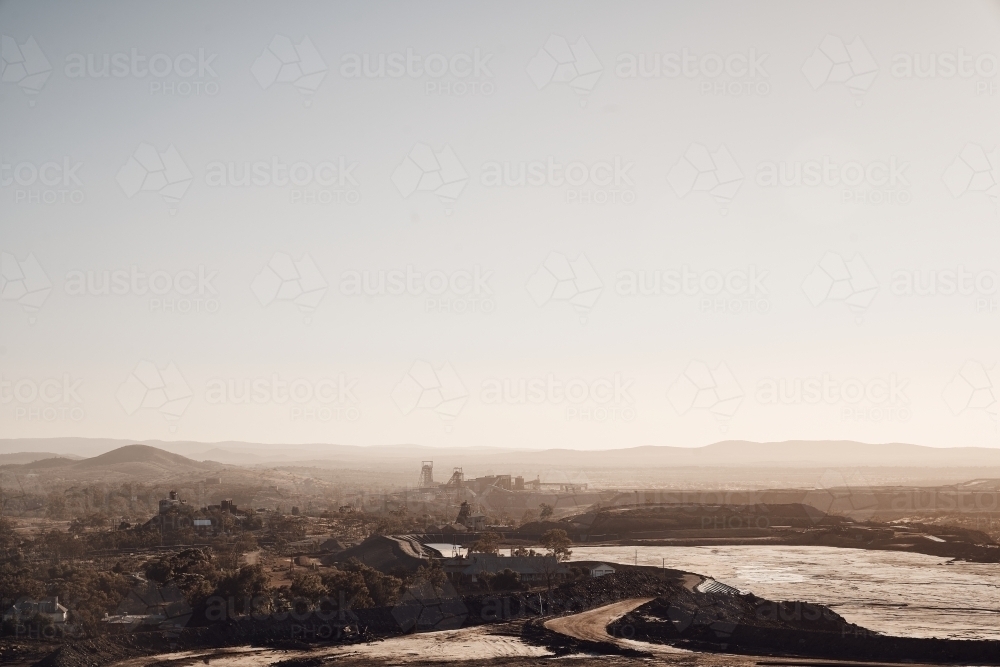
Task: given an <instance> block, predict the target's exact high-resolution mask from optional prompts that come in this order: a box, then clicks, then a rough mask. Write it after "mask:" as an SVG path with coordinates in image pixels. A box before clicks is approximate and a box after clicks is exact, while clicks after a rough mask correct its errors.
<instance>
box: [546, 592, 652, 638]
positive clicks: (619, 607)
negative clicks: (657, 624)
mask: <svg viewBox="0 0 1000 667" xmlns="http://www.w3.org/2000/svg"><path fill="white" fill-rule="evenodd" d="M655 599H656V598H651V597H649V598H630V599H628V600H622V601H621V602H615V603H613V604H609V605H605V606H603V607H598V608H596V609H589V610H587V611H582V612H580V613H579V614H573V615H572V616H560V617H558V618H553V619H551V620H548V621H545V628H546V629H547V630H551V631H552V632H558V633H559V634H561V635H566V636H567V637H573V638H574V639H582V640H584V641H588V642H608V643H612V644H618V645H624V644H622V640H620V639H618V638H617V637H612V636H611V635H609V634H608V631H607V628H608V625H610V624H611V622H612V621H614V620H616V619H619V618H621V617H622V616H624V615H625V614H627V613H629V612H630V611H632V610H633V609H636V608H638V607H641V606H642V605H644V604H646V603H647V602H649V601H651V600H655ZM630 648H634V647H633V646H630Z"/></svg>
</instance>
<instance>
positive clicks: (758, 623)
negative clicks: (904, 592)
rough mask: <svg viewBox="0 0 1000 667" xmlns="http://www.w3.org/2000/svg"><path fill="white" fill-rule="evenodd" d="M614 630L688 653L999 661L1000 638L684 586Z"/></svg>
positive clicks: (639, 610) (616, 624) (615, 624)
mask: <svg viewBox="0 0 1000 667" xmlns="http://www.w3.org/2000/svg"><path fill="white" fill-rule="evenodd" d="M608 631H609V632H611V633H612V634H614V635H616V636H622V637H629V638H631V639H636V640H639V641H644V642H651V643H663V644H670V645H672V646H676V647H679V648H686V649H690V650H692V651H710V652H725V653H742V654H750V655H766V656H794V657H799V658H813V659H831V660H857V661H868V662H871V661H884V662H900V663H904V662H920V663H948V664H976V665H996V664H1000V641H990V640H953V639H921V638H909V637H891V636H886V635H882V634H879V633H876V632H872V631H870V630H867V629H865V628H863V627H861V626H859V625H856V624H853V623H848V622H847V621H846V620H845V619H844V618H843V617H841V616H840V615H838V614H837V613H836V612H834V611H832V610H831V609H830V608H828V607H825V606H822V605H816V604H810V603H808V602H801V601H784V602H776V601H771V600H765V599H762V598H758V597H756V596H754V595H739V594H734V593H724V592H723V593H718V592H706V593H701V592H698V591H697V590H692V589H688V588H685V587H681V588H680V589H677V590H673V591H671V592H670V593H669V594H667V595H663V596H660V597H658V598H657V599H656V600H653V601H652V602H649V603H647V604H645V605H643V606H641V607H639V608H637V609H635V610H634V611H632V612H630V613H628V614H625V615H624V616H622V617H621V618H619V619H618V620H617V621H615V622H613V623H612V624H611V626H609V629H608Z"/></svg>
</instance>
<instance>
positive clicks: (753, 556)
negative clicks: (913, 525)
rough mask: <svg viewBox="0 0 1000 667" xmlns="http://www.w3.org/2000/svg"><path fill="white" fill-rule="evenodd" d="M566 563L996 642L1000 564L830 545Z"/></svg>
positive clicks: (672, 550) (657, 553)
mask: <svg viewBox="0 0 1000 667" xmlns="http://www.w3.org/2000/svg"><path fill="white" fill-rule="evenodd" d="M573 559H574V560H576V559H579V560H603V561H607V562H608V563H628V564H634V563H636V562H638V564H639V565H653V566H660V565H661V564H665V565H666V567H668V568H674V569H678V570H686V571H688V572H696V573H698V574H703V575H705V576H710V577H713V578H715V579H717V580H719V581H721V582H723V583H726V584H729V585H730V586H734V587H736V588H739V589H741V590H749V591H752V592H753V593H755V594H756V595H758V596H760V597H763V598H768V599H771V600H803V601H808V602H818V603H821V604H825V605H827V606H829V607H831V608H832V609H833V610H834V611H836V612H837V613H838V614H840V615H841V616H843V617H844V618H846V619H847V620H848V621H850V622H852V623H857V624H858V625H861V626H864V627H866V628H868V629H870V630H877V631H879V632H885V633H887V634H892V635H899V636H906V637H941V638H946V637H947V638H953V639H1000V565H998V564H993V563H960V562H956V563H952V564H950V565H946V564H945V563H946V562H947V560H948V559H945V558H938V557H936V556H928V555H925V554H915V553H903V552H896V551H867V550H863V549H837V548H832V547H789V546H722V547H616V546H609V547H585V546H576V547H574V548H573Z"/></svg>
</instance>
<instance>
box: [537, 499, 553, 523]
mask: <svg viewBox="0 0 1000 667" xmlns="http://www.w3.org/2000/svg"><path fill="white" fill-rule="evenodd" d="M539 510H540V513H539V518H541V520H542V521H545V520H546V519H548V518H550V517H551V516H552V515H553V514H555V509H554V508H553V507H552V505H548V504H546V503H542V504H541V505H540V506H539Z"/></svg>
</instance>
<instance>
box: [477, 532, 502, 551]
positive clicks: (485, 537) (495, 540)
mask: <svg viewBox="0 0 1000 667" xmlns="http://www.w3.org/2000/svg"><path fill="white" fill-rule="evenodd" d="M472 550H473V551H477V552H479V553H484V554H497V553H499V551H500V535H499V534H497V533H495V532H493V531H492V530H489V531H486V532H485V533H483V534H482V535H480V536H479V540H478V541H477V542H476V543H475V544H473V545H472Z"/></svg>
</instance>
